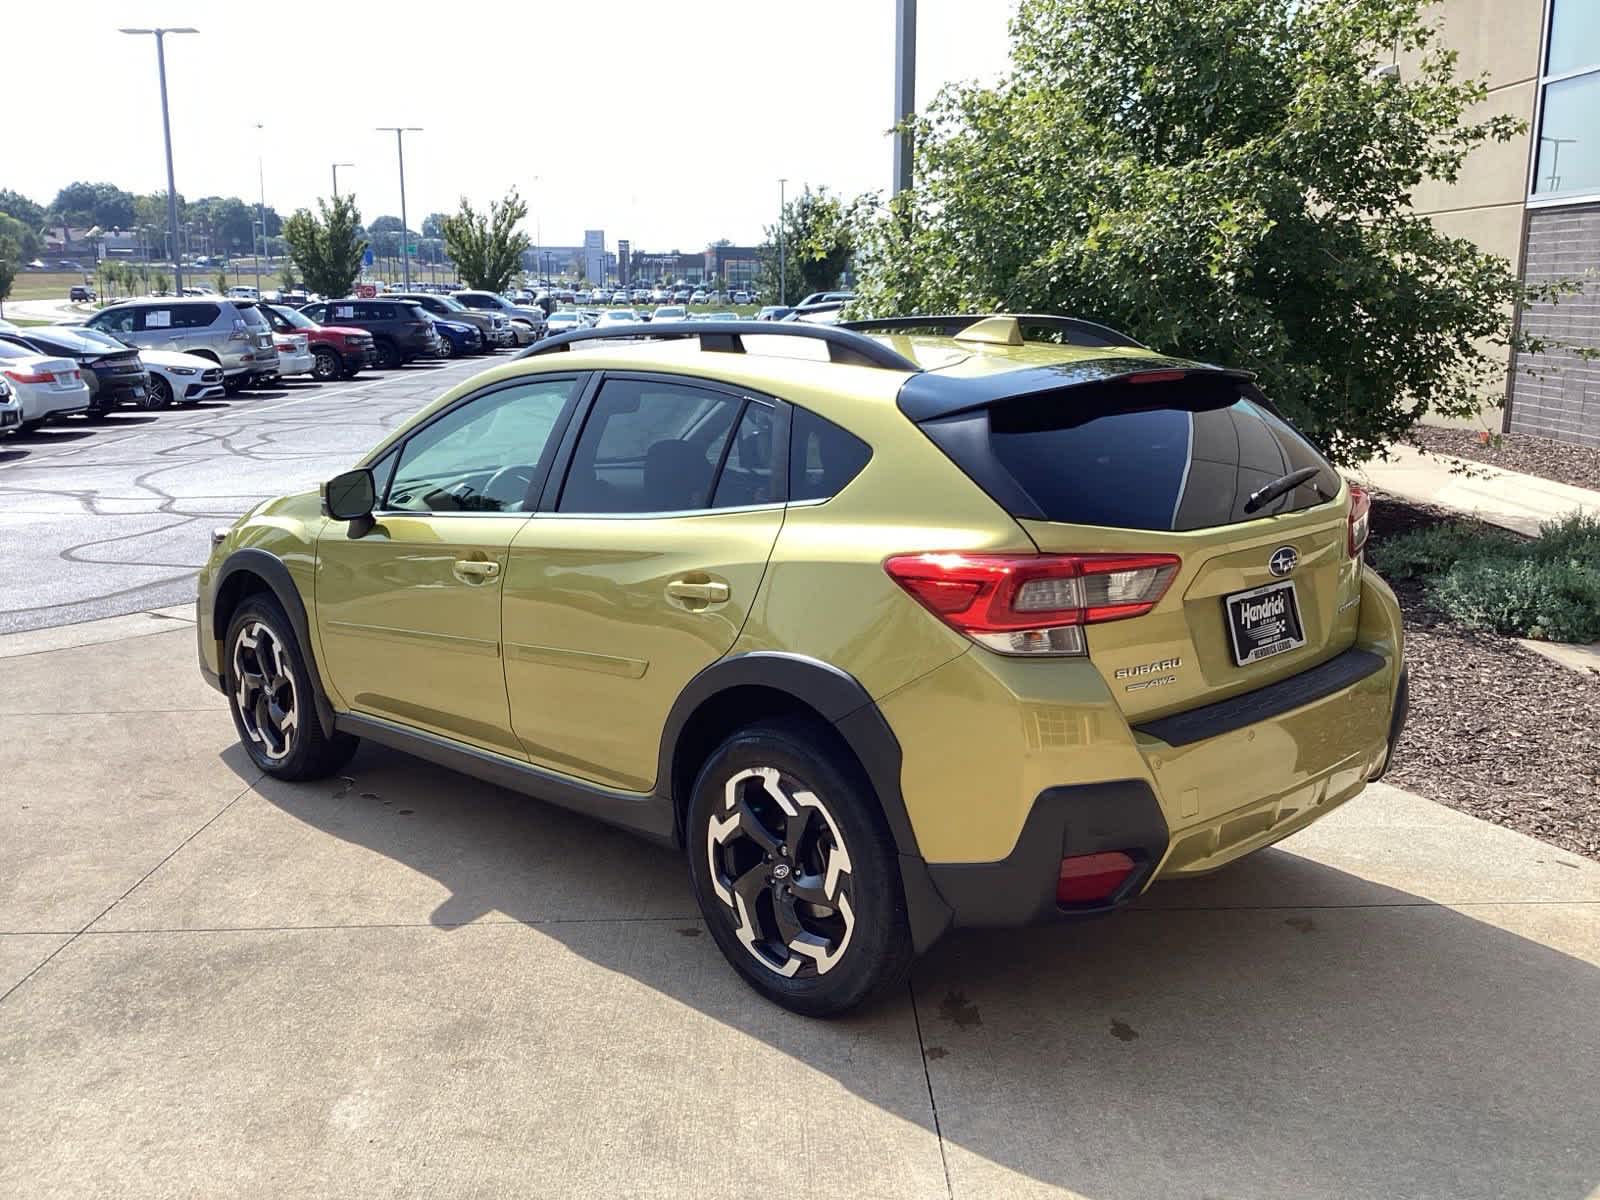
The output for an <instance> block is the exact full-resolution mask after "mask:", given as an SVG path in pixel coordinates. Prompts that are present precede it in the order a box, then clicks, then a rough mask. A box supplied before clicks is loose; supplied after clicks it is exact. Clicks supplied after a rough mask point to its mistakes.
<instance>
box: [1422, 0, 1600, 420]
mask: <svg viewBox="0 0 1600 1200" xmlns="http://www.w3.org/2000/svg"><path fill="white" fill-rule="evenodd" d="M1436 11H1437V14H1438V19H1439V20H1440V22H1441V28H1442V33H1443V37H1444V41H1445V43H1446V44H1447V45H1449V46H1451V47H1452V48H1453V49H1455V50H1456V51H1457V52H1458V53H1459V55H1460V61H1459V64H1458V67H1459V70H1460V71H1461V73H1462V74H1464V75H1474V76H1475V75H1479V74H1485V75H1487V77H1488V82H1489V89H1490V90H1489V94H1488V96H1487V97H1486V98H1485V100H1484V101H1483V103H1482V105H1481V106H1480V108H1479V111H1478V113H1477V114H1475V115H1477V116H1488V115H1492V114H1497V113H1508V114H1511V115H1513V116H1517V117H1521V118H1522V119H1523V120H1524V121H1526V122H1527V123H1528V131H1527V132H1526V133H1525V134H1524V135H1523V136H1521V137H1518V138H1514V139H1512V140H1511V141H1509V142H1497V143H1492V144H1489V145H1485V146H1480V147H1479V148H1478V149H1477V150H1476V151H1474V152H1473V154H1472V155H1471V156H1470V157H1469V158H1468V159H1467V162H1466V164H1465V165H1464V167H1463V169H1462V172H1461V176H1460V178H1459V180H1458V181H1457V182H1456V183H1455V184H1453V185H1443V184H1436V183H1429V184H1425V185H1424V186H1423V187H1421V188H1419V189H1418V190H1417V192H1416V194H1415V195H1414V197H1413V202H1414V204H1415V206H1416V208H1417V210H1418V211H1419V212H1422V213H1425V214H1427V215H1429V216H1430V217H1432V219H1433V221H1434V223H1435V224H1436V225H1437V226H1438V227H1439V228H1440V229H1441V230H1443V231H1444V232H1446V233H1450V234H1453V235H1457V236H1460V237H1468V238H1471V239H1472V240H1473V241H1475V242H1476V243H1477V244H1478V245H1479V246H1481V247H1482V248H1483V249H1485V250H1488V251H1490V252H1492V253H1495V254H1499V255H1502V256H1504V257H1505V258H1506V259H1508V260H1509V261H1510V262H1511V264H1512V265H1513V267H1515V268H1516V269H1517V271H1518V272H1519V273H1520V274H1522V276H1523V277H1524V278H1525V279H1526V280H1527V281H1528V282H1530V283H1532V282H1537V281H1541V280H1548V279H1555V278H1578V279H1583V278H1585V277H1586V276H1587V277H1588V279H1589V282H1588V285H1587V287H1586V288H1585V293H1584V295H1582V296H1577V297H1572V298H1569V299H1567V300H1564V301H1562V302H1561V303H1560V304H1557V305H1554V306H1550V305H1536V306H1530V307H1528V308H1526V309H1524V310H1523V311H1522V312H1521V313H1519V314H1518V320H1519V325H1520V328H1521V329H1523V331H1524V332H1526V333H1528V334H1530V335H1536V336H1541V337H1548V338H1556V339H1560V340H1562V341H1565V342H1568V343H1571V344H1574V345H1582V346H1590V347H1596V348H1600V0H1440V2H1439V4H1438V5H1437V8H1436ZM1410 65H1411V64H1409V63H1407V62H1406V61H1405V60H1404V59H1402V60H1401V62H1400V68H1401V71H1402V73H1403V72H1404V71H1406V70H1407V69H1408V67H1409V66H1410ZM1507 366H1508V371H1507V384H1506V392H1505V399H1506V408H1505V410H1504V412H1503V413H1500V412H1495V411H1492V410H1491V411H1489V412H1486V413H1485V414H1484V423H1486V424H1489V425H1490V426H1491V427H1494V426H1495V425H1497V424H1498V426H1499V427H1500V428H1503V429H1505V430H1507V431H1510V432H1518V433H1536V434H1540V435H1542V436H1546V437H1554V438H1560V439H1561V440H1563V441H1572V442H1577V443H1580V444H1583V445H1591V446H1600V362H1587V363H1586V362H1584V361H1583V360H1581V359H1577V358H1574V357H1573V356H1572V355H1570V354H1562V353H1556V354H1547V355H1526V354H1523V355H1519V356H1517V361H1515V362H1512V363H1508V364H1507Z"/></svg>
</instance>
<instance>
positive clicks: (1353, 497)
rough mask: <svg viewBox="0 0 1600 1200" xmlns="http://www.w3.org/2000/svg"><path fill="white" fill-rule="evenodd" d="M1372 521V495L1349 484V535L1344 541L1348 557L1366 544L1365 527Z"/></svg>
mask: <svg viewBox="0 0 1600 1200" xmlns="http://www.w3.org/2000/svg"><path fill="white" fill-rule="evenodd" d="M1371 523H1372V497H1371V496H1369V495H1368V494H1367V491H1366V489H1365V488H1358V487H1357V486H1356V485H1355V484H1353V483H1352V484H1351V485H1350V536H1349V540H1348V541H1347V543H1346V546H1347V549H1348V550H1349V553H1350V557H1351V558H1354V557H1355V556H1356V555H1358V554H1360V553H1361V548H1362V547H1363V546H1365V545H1366V544H1367V529H1368V526H1370V525H1371Z"/></svg>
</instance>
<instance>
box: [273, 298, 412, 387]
mask: <svg viewBox="0 0 1600 1200" xmlns="http://www.w3.org/2000/svg"><path fill="white" fill-rule="evenodd" d="M300 311H301V312H303V313H305V315H306V316H308V317H310V318H311V319H312V320H313V321H316V322H317V323H318V324H319V325H320V324H322V323H324V322H326V323H328V324H333V325H353V326H355V327H356V328H358V329H365V330H366V331H367V332H368V333H370V334H371V335H372V345H373V350H374V351H375V353H376V359H375V365H376V366H377V367H378V368H379V369H380V370H384V371H392V370H394V369H396V368H398V367H402V366H404V365H405V364H406V363H408V362H413V361H415V360H416V359H419V358H434V357H436V356H437V355H438V353H439V335H438V333H437V332H436V331H435V330H434V328H433V318H432V317H430V316H429V315H428V314H427V313H426V312H424V311H423V310H422V309H421V308H419V307H418V306H417V304H416V303H415V301H410V300H391V299H389V298H387V297H384V298H383V299H373V300H364V299H357V298H353V297H352V298H348V299H344V300H319V301H317V302H316V303H315V304H308V305H306V306H305V307H304V308H302V309H301V310H300Z"/></svg>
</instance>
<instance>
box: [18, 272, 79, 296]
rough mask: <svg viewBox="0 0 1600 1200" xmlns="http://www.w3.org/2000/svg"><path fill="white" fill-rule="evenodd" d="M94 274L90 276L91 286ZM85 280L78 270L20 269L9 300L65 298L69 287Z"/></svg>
mask: <svg viewBox="0 0 1600 1200" xmlns="http://www.w3.org/2000/svg"><path fill="white" fill-rule="evenodd" d="M93 278H94V277H93V276H92V275H91V276H90V279H91V283H90V286H91V287H92V286H94V285H93V283H92V280H93ZM82 282H83V275H82V273H81V272H78V271H18V272H17V279H16V282H15V283H13V284H12V285H11V295H9V296H7V297H6V299H7V300H65V299H66V298H67V289H68V288H71V287H75V286H77V285H78V284H81V283H82Z"/></svg>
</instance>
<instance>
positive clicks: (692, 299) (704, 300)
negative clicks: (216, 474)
mask: <svg viewBox="0 0 1600 1200" xmlns="http://www.w3.org/2000/svg"><path fill="white" fill-rule="evenodd" d="M710 302H711V301H710V297H709V296H708V295H707V294H706V293H705V292H702V291H700V290H699V289H698V288H696V289H695V290H694V291H692V292H690V293H689V303H690V304H709V303H710Z"/></svg>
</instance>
